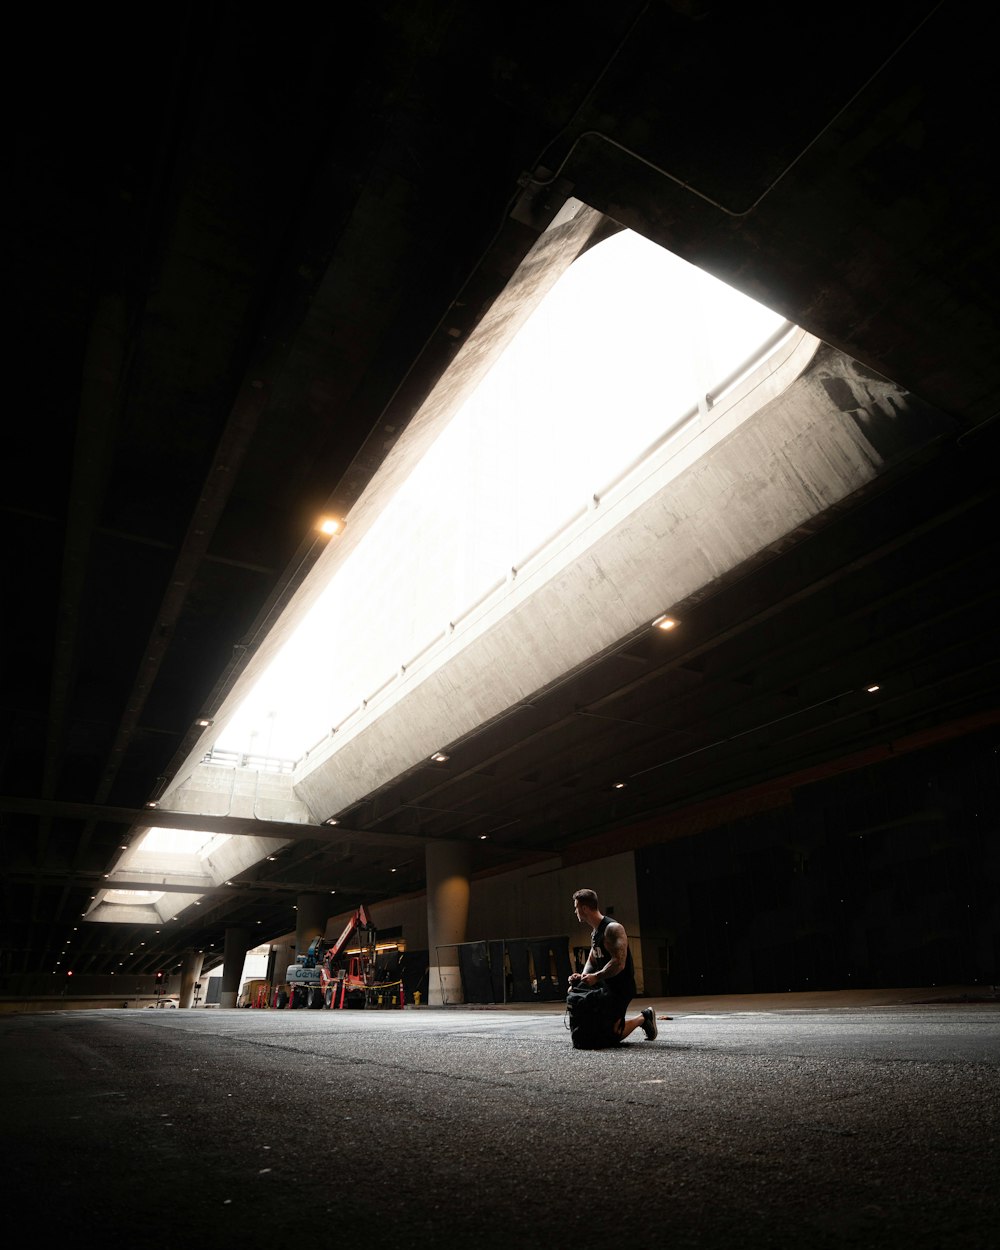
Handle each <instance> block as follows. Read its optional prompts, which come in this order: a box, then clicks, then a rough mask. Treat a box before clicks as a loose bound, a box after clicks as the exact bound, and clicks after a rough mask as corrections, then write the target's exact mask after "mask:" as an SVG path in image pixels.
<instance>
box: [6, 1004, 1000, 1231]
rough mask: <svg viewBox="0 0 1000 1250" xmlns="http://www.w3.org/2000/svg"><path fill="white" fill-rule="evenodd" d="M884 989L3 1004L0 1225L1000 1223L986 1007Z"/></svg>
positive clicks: (399, 1227)
mask: <svg viewBox="0 0 1000 1250" xmlns="http://www.w3.org/2000/svg"><path fill="white" fill-rule="evenodd" d="M886 997H887V996H883V1001H878V996H875V1001H870V1002H866V1001H863V1000H859V999H858V998H857V997H854V998H852V997H850V996H847V995H841V996H837V995H830V996H827V997H826V999H825V1000H824V1001H822V1002H821V1003H816V1002H814V1001H808V1000H799V1001H798V1002H795V1001H794V1000H792V999H785V1000H782V999H780V998H776V999H764V998H757V999H741V1000H727V999H702V1000H658V1001H656V1002H654V1003H653V1004H652V1005H654V1006H655V1007H656V1009H657V1015H658V1017H660V1019H659V1028H660V1035H659V1037H658V1038H657V1040H656V1041H653V1042H649V1041H646V1040H645V1038H644V1037H643V1035H642V1033H641V1031H637V1032H636V1033H635V1034H633V1038H632V1040H630V1042H629V1043H628V1044H627V1045H625V1046H622V1047H620V1048H618V1049H617V1050H614V1051H607V1052H583V1051H574V1050H573V1049H572V1048H571V1046H570V1041H569V1034H568V1032H566V1030H565V1028H564V1022H563V1017H562V1011H561V1008H560V1007H559V1006H558V1005H548V1006H535V1007H530V1008H525V1007H507V1008H504V1007H497V1008H473V1007H454V1008H439V1009H435V1008H418V1009H406V1010H404V1011H398V1010H396V1011H372V1010H367V1011H341V1012H325V1011H321V1012H311V1011H295V1012H291V1011H281V1012H278V1011H221V1010H218V1009H196V1010H189V1011H169V1012H168V1011H145V1010H128V1009H118V1010H110V1009H105V1010H83V1011H79V1010H78V1011H63V1012H45V1013H35V1014H23V1015H15V1014H8V1015H0V1094H2V1100H3V1101H2V1104H0V1105H2V1107H3V1117H2V1125H3V1127H2V1132H0V1140H2V1143H3V1160H4V1162H3V1168H2V1169H0V1175H2V1177H3V1189H4V1190H6V1191H7V1192H6V1193H5V1199H6V1201H5V1209H6V1211H7V1212H8V1223H9V1224H10V1223H11V1222H12V1221H13V1222H15V1223H17V1224H21V1221H22V1220H23V1221H24V1223H23V1234H24V1236H27V1237H30V1238H31V1239H32V1240H35V1239H36V1237H37V1236H40V1235H41V1234H42V1230H48V1231H55V1232H56V1233H58V1234H59V1235H60V1236H62V1235H66V1236H70V1235H71V1236H73V1237H74V1238H82V1239H86V1238H90V1237H98V1238H104V1237H110V1238H112V1239H113V1240H115V1241H121V1242H123V1243H124V1244H129V1245H131V1244H134V1242H135V1238H136V1237H137V1236H138V1235H140V1234H142V1233H144V1232H146V1231H149V1232H150V1233H155V1240H154V1242H153V1244H155V1245H157V1246H166V1247H175V1246H176V1247H188V1246H200V1245H202V1244H211V1245H212V1246H214V1247H216V1248H218V1250H228V1248H229V1247H233V1248H234V1250H235V1248H236V1247H240V1248H241V1250H242V1248H246V1247H268V1248H269V1250H282V1248H283V1247H286V1246H287V1247H291V1246H298V1245H300V1244H304V1245H308V1244H310V1243H311V1242H312V1241H316V1242H317V1243H318V1244H323V1245H325V1244H327V1243H328V1242H329V1241H333V1242H334V1243H339V1242H340V1241H341V1240H342V1239H344V1238H350V1240H351V1242H352V1243H356V1244H358V1245H360V1246H361V1247H364V1248H365V1250H380V1247H396V1246H401V1247H402V1246H430V1247H438V1246H441V1247H451V1246H470V1247H484V1248H493V1247H500V1246H504V1247H507V1248H508V1250H510V1248H513V1250H517V1248H518V1247H546V1248H548V1247H557V1248H561V1247H571V1246H572V1247H580V1246H582V1245H588V1246H589V1245H591V1244H607V1245H611V1244H618V1243H619V1242H625V1241H631V1240H633V1239H637V1240H636V1244H637V1245H638V1244H642V1245H647V1246H649V1245H651V1246H671V1247H675V1246H677V1247H688V1246H691V1247H715V1246H723V1245H726V1246H729V1245H737V1246H750V1247H784V1246H789V1247H791V1246H796V1247H798V1246H806V1247H833V1246H837V1247H843V1246H852V1247H853V1246H858V1247H896V1246H898V1247H904V1246H905V1247H908V1248H919V1247H949V1248H951V1247H977V1248H978V1247H983V1248H985V1247H995V1246H997V1245H998V1244H1000V1234H998V1230H1000V1199H998V1190H1000V1186H998V1180H1000V1002H996V1001H994V1002H976V1001H957V1002H942V1001H933V1002H926V1001H908V1000H907V996H906V994H900V995H898V996H897V997H896V999H892V998H891V997H889V998H888V1000H887V1001H886V1000H885V999H886ZM916 997H917V999H919V995H917V996H916ZM913 998H914V995H913V994H911V995H910V999H911V1000H912V999H913ZM644 1005H649V1001H648V1000H641V1001H639V1002H637V1003H636V1004H635V1007H636V1008H638V1007H640V1006H644ZM666 1016H670V1017H671V1018H670V1019H664V1018H663V1017H666Z"/></svg>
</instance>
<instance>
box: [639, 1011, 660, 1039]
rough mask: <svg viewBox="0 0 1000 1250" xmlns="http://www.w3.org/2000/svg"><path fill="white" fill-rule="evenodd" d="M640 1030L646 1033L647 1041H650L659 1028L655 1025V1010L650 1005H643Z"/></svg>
mask: <svg viewBox="0 0 1000 1250" xmlns="http://www.w3.org/2000/svg"><path fill="white" fill-rule="evenodd" d="M642 1031H643V1033H645V1034H646V1038H647V1040H648V1041H650V1042H651V1041H652V1040H653V1039H654V1038H655V1037H656V1035H657V1033H658V1032H659V1030H658V1029H657V1027H656V1012H655V1011H654V1010H653V1008H652V1007H643V1009H642Z"/></svg>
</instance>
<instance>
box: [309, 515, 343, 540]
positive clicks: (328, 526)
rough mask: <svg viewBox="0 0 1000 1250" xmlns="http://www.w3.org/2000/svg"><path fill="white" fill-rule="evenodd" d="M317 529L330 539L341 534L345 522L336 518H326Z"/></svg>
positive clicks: (321, 519) (321, 520)
mask: <svg viewBox="0 0 1000 1250" xmlns="http://www.w3.org/2000/svg"><path fill="white" fill-rule="evenodd" d="M316 528H317V529H318V530H319V532H320V533H321V534H326V536H327V537H328V538H329V537H331V536H332V535H333V534H339V533H340V531H341V530H342V529H343V528H344V522H343V521H341V520H339V518H337V517H335V516H325V517H321V518H320V520H319V522H318V523H317V525H316Z"/></svg>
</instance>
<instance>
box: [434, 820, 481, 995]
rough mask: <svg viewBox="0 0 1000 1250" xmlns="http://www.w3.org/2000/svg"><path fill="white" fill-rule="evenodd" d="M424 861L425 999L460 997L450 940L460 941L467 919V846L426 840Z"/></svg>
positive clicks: (459, 977)
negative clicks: (427, 967) (427, 976)
mask: <svg viewBox="0 0 1000 1250" xmlns="http://www.w3.org/2000/svg"><path fill="white" fill-rule="evenodd" d="M426 857H427V859H426V862H427V940H428V945H429V947H430V950H429V952H428V959H429V963H430V984H429V986H428V995H427V997H428V1001H429V1002H431V1003H434V1004H437V1005H438V1006H440V1005H441V1004H443V1003H460V1002H462V1001H463V995H462V978H461V975H460V973H459V967H458V951H457V950H456V949H455V946H454V943H457V942H464V941H465V937H466V931H467V927H468V923H469V863H470V854H469V848H468V847H467V846H461V845H456V844H455V843H444V842H433V841H432V842H428V844H427V849H426Z"/></svg>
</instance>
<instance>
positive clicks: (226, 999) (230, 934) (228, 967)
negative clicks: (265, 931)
mask: <svg viewBox="0 0 1000 1250" xmlns="http://www.w3.org/2000/svg"><path fill="white" fill-rule="evenodd" d="M249 949H250V933H249V931H248V930H246V929H227V930H226V944H225V947H224V948H223V955H222V989H221V991H220V994H219V1006H220V1007H235V1006H236V999H237V998H238V997H239V993H240V977H241V976H242V975H243V965H244V964H245V963H246V958H247V951H248V950H249Z"/></svg>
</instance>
